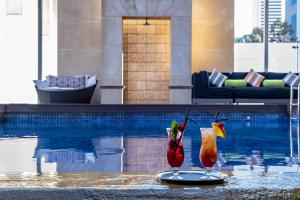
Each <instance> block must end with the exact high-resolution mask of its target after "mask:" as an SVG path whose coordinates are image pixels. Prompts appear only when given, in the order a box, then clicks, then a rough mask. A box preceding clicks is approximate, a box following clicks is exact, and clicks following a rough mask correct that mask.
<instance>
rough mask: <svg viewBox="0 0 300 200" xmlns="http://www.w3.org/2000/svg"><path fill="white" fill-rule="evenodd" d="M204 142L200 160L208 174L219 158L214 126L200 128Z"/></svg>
mask: <svg viewBox="0 0 300 200" xmlns="http://www.w3.org/2000/svg"><path fill="white" fill-rule="evenodd" d="M200 132H201V135H202V144H201V149H200V161H201V163H202V165H203V167H204V168H205V171H206V176H209V174H208V171H209V170H211V169H212V168H213V166H214V165H215V164H216V162H217V160H218V149H217V135H216V133H215V131H214V129H212V128H200Z"/></svg>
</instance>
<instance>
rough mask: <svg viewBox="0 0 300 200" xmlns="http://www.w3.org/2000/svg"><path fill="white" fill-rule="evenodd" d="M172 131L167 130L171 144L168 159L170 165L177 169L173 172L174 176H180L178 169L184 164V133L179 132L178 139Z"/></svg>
mask: <svg viewBox="0 0 300 200" xmlns="http://www.w3.org/2000/svg"><path fill="white" fill-rule="evenodd" d="M172 131H173V130H172V129H170V128H167V133H168V142H169V144H168V151H167V158H168V163H169V165H170V166H171V167H173V168H175V169H174V171H173V174H174V176H178V168H179V167H181V165H182V164H183V162H184V148H183V133H182V132H178V133H177V136H176V138H174V134H172Z"/></svg>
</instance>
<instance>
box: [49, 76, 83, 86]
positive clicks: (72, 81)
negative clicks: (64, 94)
mask: <svg viewBox="0 0 300 200" xmlns="http://www.w3.org/2000/svg"><path fill="white" fill-rule="evenodd" d="M46 79H47V81H48V82H49V87H60V88H77V89H82V88H85V76H51V75H50V76H47V77H46Z"/></svg>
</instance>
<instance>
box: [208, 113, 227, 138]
mask: <svg viewBox="0 0 300 200" xmlns="http://www.w3.org/2000/svg"><path fill="white" fill-rule="evenodd" d="M219 114H220V113H219V112H217V114H216V117H215V122H214V123H212V128H213V129H214V131H215V132H216V134H217V136H220V137H222V138H226V136H227V133H226V131H225V129H224V121H226V120H228V119H218V118H219Z"/></svg>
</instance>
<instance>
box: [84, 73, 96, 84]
mask: <svg viewBox="0 0 300 200" xmlns="http://www.w3.org/2000/svg"><path fill="white" fill-rule="evenodd" d="M96 83H97V78H96V75H93V76H91V77H89V76H88V77H85V87H91V86H93V85H95V84H96Z"/></svg>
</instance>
